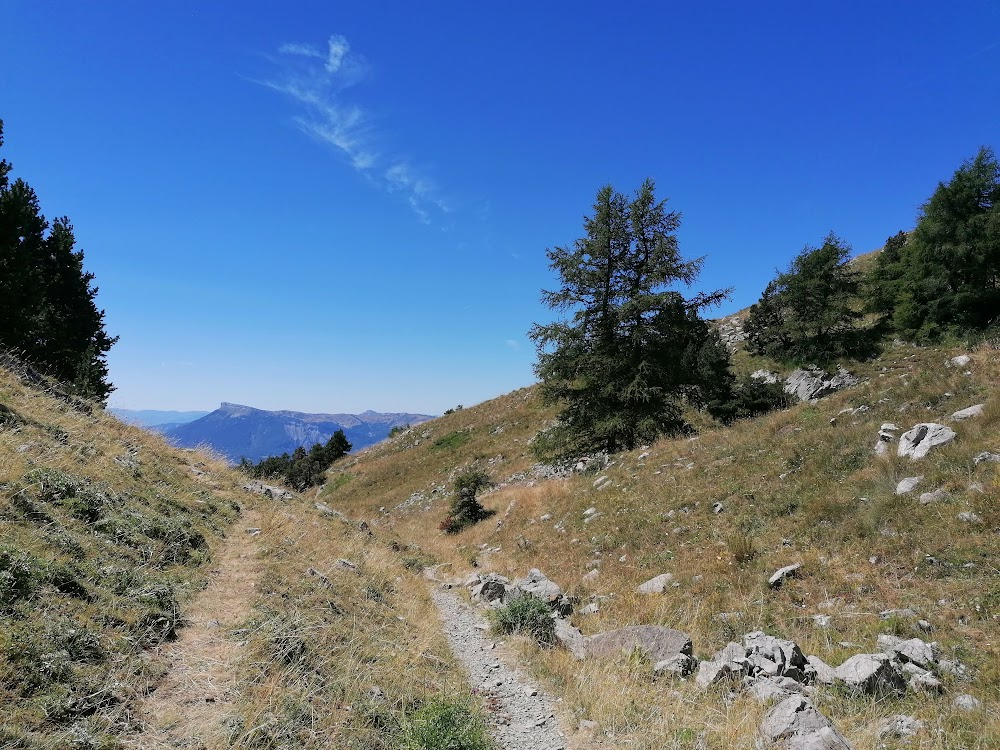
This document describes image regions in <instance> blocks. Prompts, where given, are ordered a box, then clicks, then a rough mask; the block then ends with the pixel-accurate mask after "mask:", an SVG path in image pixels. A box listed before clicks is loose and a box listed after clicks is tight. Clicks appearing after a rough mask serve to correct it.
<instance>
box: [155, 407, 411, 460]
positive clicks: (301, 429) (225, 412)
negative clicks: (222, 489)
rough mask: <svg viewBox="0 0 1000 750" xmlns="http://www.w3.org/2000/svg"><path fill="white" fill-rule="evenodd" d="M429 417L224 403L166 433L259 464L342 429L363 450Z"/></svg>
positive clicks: (183, 443) (188, 444) (181, 441)
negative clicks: (313, 411) (309, 411)
mask: <svg viewBox="0 0 1000 750" xmlns="http://www.w3.org/2000/svg"><path fill="white" fill-rule="evenodd" d="M428 419H431V417H430V416H428V415H426V414H380V413H378V412H373V411H366V412H364V413H363V414H306V413H303V412H295V411H265V410H263V409H255V408H253V407H251V406H241V405H239V404H228V403H223V404H222V405H221V406H220V407H219V408H218V409H216V410H215V411H213V412H211V413H210V414H207V415H206V416H204V417H202V418H201V419H196V420H194V421H193V422H188V423H187V424H182V425H176V426H173V427H171V428H170V429H168V430H166V431H164V434H165V435H166V436H167V437H168V438H169V439H170V440H172V441H174V442H175V443H177V444H178V445H181V446H184V447H189V448H194V447H198V446H208V447H210V448H212V450H214V451H216V452H217V453H219V454H221V455H223V456H225V457H226V458H228V459H229V460H231V461H238V460H239V459H240V458H242V457H246V458H248V459H250V460H251V461H258V460H260V459H262V458H266V457H268V456H278V455H281V454H282V453H291V452H292V451H294V450H295V449H296V448H297V447H299V446H300V445H301V446H304V447H306V448H309V447H311V446H312V445H314V444H316V443H325V442H326V441H327V440H329V439H330V436H331V435H333V433H334V432H336V431H337V430H343V431H344V434H345V435H346V436H347V439H348V440H349V441H350V442H351V444H352V445H353V446H354V449H355V450H358V449H360V448H364V447H366V446H369V445H372V444H373V443H377V442H378V441H379V440H383V439H385V438H386V437H388V435H389V432H390V431H391V430H392V429H393V428H394V427H405V426H407V425H413V424H418V423H420V422H424V421H426V420H428Z"/></svg>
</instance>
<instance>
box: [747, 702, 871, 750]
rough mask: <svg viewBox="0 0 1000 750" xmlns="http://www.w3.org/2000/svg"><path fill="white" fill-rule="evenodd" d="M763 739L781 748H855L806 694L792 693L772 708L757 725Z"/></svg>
mask: <svg viewBox="0 0 1000 750" xmlns="http://www.w3.org/2000/svg"><path fill="white" fill-rule="evenodd" d="M760 733H761V735H762V737H763V738H764V740H765V741H767V742H770V743H772V744H774V745H777V746H778V747H780V748H782V749H783V750H854V746H853V745H852V744H851V743H850V742H849V741H848V740H847V738H846V737H844V736H843V735H842V734H840V732H838V731H837V730H836V728H835V727H834V726H833V724H832V723H831V722H830V720H829V719H828V718H826V717H825V716H824V715H823V714H821V713H820V712H819V711H817V710H816V707H815V706H813V704H812V703H810V702H809V701H808V700H807V699H806V698H803V697H802V696H801V695H792V696H789V697H788V698H785V699H784V700H783V701H781V702H780V703H779V704H778V705H776V706H775V707H774V708H772V709H771V710H770V711H769V712H768V713H767V716H765V717H764V721H763V722H762V723H761V726H760Z"/></svg>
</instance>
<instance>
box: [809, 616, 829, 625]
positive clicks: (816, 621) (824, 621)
mask: <svg viewBox="0 0 1000 750" xmlns="http://www.w3.org/2000/svg"><path fill="white" fill-rule="evenodd" d="M812 620H813V625H815V626H816V627H817V628H828V627H830V625H831V624H832V623H833V618H832V617H830V615H813V616H812Z"/></svg>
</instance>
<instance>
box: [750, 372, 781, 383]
mask: <svg viewBox="0 0 1000 750" xmlns="http://www.w3.org/2000/svg"><path fill="white" fill-rule="evenodd" d="M750 377H751V378H753V379H754V380H760V381H761V382H763V383H767V384H768V385H774V384H775V383H777V382H778V373H776V372H771V371H770V370H757V371H756V372H753V373H751V374H750Z"/></svg>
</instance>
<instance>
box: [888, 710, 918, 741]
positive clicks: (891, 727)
mask: <svg viewBox="0 0 1000 750" xmlns="http://www.w3.org/2000/svg"><path fill="white" fill-rule="evenodd" d="M923 728H924V722H922V721H920V720H919V719H915V718H913V717H912V716H907V715H906V714H896V715H895V716H890V717H889V718H888V719H886V720H885V721H884V722H883V723H882V726H881V728H880V729H879V732H878V733H879V736H880V737H912V736H913V735H915V734H916V733H917V732H919V731H920V730H921V729H923Z"/></svg>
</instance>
